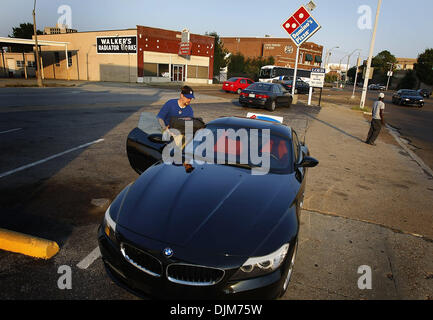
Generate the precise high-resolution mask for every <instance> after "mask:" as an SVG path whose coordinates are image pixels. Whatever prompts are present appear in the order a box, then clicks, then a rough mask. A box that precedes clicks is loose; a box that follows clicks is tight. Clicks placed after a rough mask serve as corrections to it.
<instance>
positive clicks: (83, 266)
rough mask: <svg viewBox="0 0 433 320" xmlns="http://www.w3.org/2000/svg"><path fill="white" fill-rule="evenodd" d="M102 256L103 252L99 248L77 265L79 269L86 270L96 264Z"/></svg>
mask: <svg viewBox="0 0 433 320" xmlns="http://www.w3.org/2000/svg"><path fill="white" fill-rule="evenodd" d="M100 256H101V250H99V247H96V248H95V249H94V250H93V251H92V252H90V253H89V255H88V256H87V257H85V258H84V259H83V260H81V261H80V262H79V263H78V264H77V267H78V268H80V269H83V270H85V269H87V268H88V267H90V265H91V264H92V263H93V262H95V260H96V259H98V258H99V257H100Z"/></svg>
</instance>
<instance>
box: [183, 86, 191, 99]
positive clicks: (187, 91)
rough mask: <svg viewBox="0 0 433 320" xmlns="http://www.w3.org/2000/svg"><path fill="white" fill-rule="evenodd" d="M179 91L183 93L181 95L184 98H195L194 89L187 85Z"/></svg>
mask: <svg viewBox="0 0 433 320" xmlns="http://www.w3.org/2000/svg"><path fill="white" fill-rule="evenodd" d="M180 93H181V94H183V96H184V97H185V98H188V99H195V97H194V91H193V90H192V89H191V88H190V87H188V86H183V87H182V90H181V91H180Z"/></svg>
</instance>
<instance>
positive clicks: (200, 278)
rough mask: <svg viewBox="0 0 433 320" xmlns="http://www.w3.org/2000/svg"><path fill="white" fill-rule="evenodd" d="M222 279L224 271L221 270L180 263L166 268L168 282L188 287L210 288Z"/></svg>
mask: <svg viewBox="0 0 433 320" xmlns="http://www.w3.org/2000/svg"><path fill="white" fill-rule="evenodd" d="M223 277H224V270H221V269H215V268H209V267H202V266H194V265H189V264H181V263H176V264H171V265H169V266H168V267H167V278H168V280H170V281H171V282H175V283H179V284H185V285H190V286H212V285H214V284H217V283H218V282H220V281H221V279H222V278H223Z"/></svg>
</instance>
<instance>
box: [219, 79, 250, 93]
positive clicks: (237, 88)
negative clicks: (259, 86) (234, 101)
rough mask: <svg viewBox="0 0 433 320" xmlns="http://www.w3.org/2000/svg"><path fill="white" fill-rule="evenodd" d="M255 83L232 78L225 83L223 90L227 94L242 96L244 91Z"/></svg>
mask: <svg viewBox="0 0 433 320" xmlns="http://www.w3.org/2000/svg"><path fill="white" fill-rule="evenodd" d="M253 83H254V81H253V80H251V79H248V78H230V79H228V80H227V81H224V82H223V87H222V89H223V90H224V91H226V92H236V93H237V94H240V93H241V91H242V90H244V89H245V88H247V87H248V86H249V85H250V84H253Z"/></svg>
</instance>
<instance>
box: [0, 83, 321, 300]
mask: <svg viewBox="0 0 433 320" xmlns="http://www.w3.org/2000/svg"><path fill="white" fill-rule="evenodd" d="M2 90H3V91H2V93H1V94H2V99H1V102H0V113H1V115H2V116H1V120H0V132H1V134H0V139H1V144H0V145H1V147H0V150H1V153H2V157H1V160H0V171H1V172H0V175H1V178H0V189H1V193H2V197H1V200H0V209H1V212H2V214H1V216H0V226H1V227H2V228H5V229H9V230H14V231H17V232H22V233H25V234H29V235H33V236H37V237H42V238H45V239H50V240H53V241H56V242H57V243H58V244H59V246H60V247H61V250H60V252H59V254H57V255H56V256H55V257H54V258H52V259H51V260H48V261H43V260H35V259H33V258H30V257H26V256H23V255H19V254H14V253H8V252H4V251H2V252H0V270H1V271H0V278H1V287H2V289H4V290H1V293H0V298H1V299H39V298H44V299H63V298H68V299H69V298H74V299H83V298H85V299H131V298H134V296H132V295H130V294H129V293H127V292H125V291H124V290H122V289H120V288H118V287H117V286H115V285H113V283H112V282H111V280H109V278H108V277H107V276H106V274H105V271H104V270H103V265H102V262H101V259H95V260H92V255H91V253H92V252H93V251H94V249H95V248H96V247H97V239H96V232H97V228H98V226H99V224H100V222H101V221H102V218H103V215H104V212H105V209H106V208H107V206H108V204H109V203H110V202H111V201H112V200H113V199H114V197H115V196H116V195H117V193H118V192H120V191H121V190H122V189H123V188H124V187H125V186H126V185H127V184H129V183H130V182H132V181H134V180H135V179H136V178H137V174H136V173H135V171H133V169H132V168H131V167H130V165H129V162H128V159H127V156H126V150H125V142H126V137H127V135H128V133H129V132H130V131H131V130H132V129H133V128H135V127H136V126H137V125H138V121H139V117H140V114H141V112H143V111H145V112H153V113H155V114H156V113H157V112H158V111H159V109H160V107H161V106H162V104H163V103H164V102H165V101H166V100H167V99H169V98H174V97H176V96H177V95H178V94H177V92H176V91H172V90H161V89H154V88H146V89H144V88H140V89H139V90H137V89H128V88H119V87H116V86H115V85H114V86H108V87H106V86H97V85H90V86H87V87H86V88H85V89H81V88H44V89H42V90H38V89H37V88H6V89H2ZM231 98H233V97H232V96H228V94H225V93H224V94H223V95H219V94H218V95H216V96H207V95H206V94H203V93H199V94H198V97H197V104H196V105H195V106H194V109H195V111H196V114H197V115H199V116H201V117H203V119H204V120H205V121H209V120H212V119H214V118H216V117H219V116H223V115H239V116H243V115H245V110H244V109H243V108H242V107H240V106H239V105H238V104H237V103H236V102H232V101H231V100H232V99H231ZM202 102H205V103H202ZM297 108H298V107H294V108H293V109H285V110H282V114H283V115H284V116H286V117H287V118H288V119H290V121H291V123H292V125H293V126H294V127H295V128H297V130H298V132H299V134H300V136H303V134H305V131H306V130H307V123H308V119H307V117H306V116H305V115H302V114H301V115H300V114H299V113H298V112H296V110H297ZM299 108H302V107H299ZM250 111H254V110H250ZM308 112H312V113H313V114H314V113H317V112H318V108H313V109H311V110H310V111H308ZM89 255H90V256H89ZM88 256H89V257H88ZM94 256H95V257H98V255H97V253H96V255H94ZM86 257H88V258H87V260H86ZM80 262H82V263H81V265H79V264H80ZM83 264H84V267H83ZM62 265H67V266H70V267H71V268H72V270H73V289H72V290H59V289H58V286H57V280H58V279H59V277H60V276H61V274H59V273H58V269H59V267H60V266H62ZM77 265H79V266H81V267H82V268H83V269H80V267H78V266H77Z"/></svg>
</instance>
